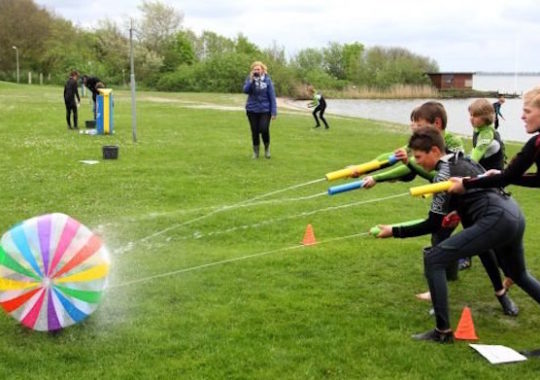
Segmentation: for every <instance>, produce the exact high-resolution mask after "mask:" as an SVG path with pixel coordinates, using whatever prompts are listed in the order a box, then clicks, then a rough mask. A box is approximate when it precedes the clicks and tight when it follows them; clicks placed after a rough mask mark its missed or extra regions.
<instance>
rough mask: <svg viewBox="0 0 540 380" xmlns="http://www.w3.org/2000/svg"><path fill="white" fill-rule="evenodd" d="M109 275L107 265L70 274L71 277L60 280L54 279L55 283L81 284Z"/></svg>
mask: <svg viewBox="0 0 540 380" xmlns="http://www.w3.org/2000/svg"><path fill="white" fill-rule="evenodd" d="M107 273H109V266H108V265H107V264H101V265H96V266H95V267H92V268H90V269H88V270H85V271H82V272H79V273H75V274H72V275H71V276H66V277H62V278H58V279H55V280H54V282H55V283H64V282H83V281H92V280H97V279H100V278H103V277H105V276H106V275H107Z"/></svg>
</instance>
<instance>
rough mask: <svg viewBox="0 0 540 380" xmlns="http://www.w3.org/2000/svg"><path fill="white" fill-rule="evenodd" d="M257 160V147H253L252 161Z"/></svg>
mask: <svg viewBox="0 0 540 380" xmlns="http://www.w3.org/2000/svg"><path fill="white" fill-rule="evenodd" d="M257 158H259V145H253V159H257Z"/></svg>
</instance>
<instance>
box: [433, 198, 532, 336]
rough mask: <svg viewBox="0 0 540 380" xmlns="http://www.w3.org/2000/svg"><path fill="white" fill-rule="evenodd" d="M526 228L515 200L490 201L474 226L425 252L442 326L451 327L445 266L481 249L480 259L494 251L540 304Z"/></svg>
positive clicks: (441, 328) (503, 264) (436, 317)
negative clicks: (530, 265) (529, 265)
mask: <svg viewBox="0 0 540 380" xmlns="http://www.w3.org/2000/svg"><path fill="white" fill-rule="evenodd" d="M489 196H490V197H493V196H494V195H489ZM490 200H491V199H490ZM524 230H525V219H524V218H523V214H522V213H521V210H520V209H519V206H518V205H517V203H516V202H515V201H514V200H513V199H510V198H508V199H506V200H504V201H503V200H501V201H499V202H496V201H495V202H490V205H489V206H487V207H486V209H485V211H484V213H483V215H482V216H480V217H479V218H478V219H477V220H476V222H475V223H474V224H473V225H471V226H467V227H466V228H465V229H464V230H463V231H461V232H459V233H457V234H456V235H454V236H451V237H449V238H448V239H446V240H444V241H443V242H441V243H440V244H438V245H436V246H434V247H433V248H432V249H431V250H428V251H427V252H426V253H425V256H424V266H425V272H426V277H427V281H428V285H429V290H430V292H431V301H432V303H433V308H434V310H435V319H436V324H437V328H438V329H440V330H446V329H449V328H450V319H449V315H448V314H449V313H448V288H447V283H446V274H445V268H446V267H447V266H448V264H449V263H450V262H452V261H455V260H458V259H460V258H464V257H470V256H475V255H478V253H479V252H482V253H481V254H480V258H481V259H482V262H484V259H485V258H486V257H488V255H489V254H490V251H492V252H493V253H494V254H495V256H496V258H497V260H498V262H499V265H500V266H501V268H502V269H503V271H504V273H505V274H506V275H507V276H509V277H510V278H512V280H513V281H514V282H515V283H516V284H517V285H518V286H519V287H520V288H522V289H523V290H524V291H525V292H526V293H528V294H529V295H530V296H531V297H532V298H533V299H534V300H536V301H537V302H538V303H540V282H538V280H537V279H536V278H534V277H533V276H531V275H530V274H529V273H528V272H527V269H526V267H525V258H524V251H523V232H524ZM482 256H484V258H483V257H482Z"/></svg>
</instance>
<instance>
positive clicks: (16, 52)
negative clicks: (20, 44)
mask: <svg viewBox="0 0 540 380" xmlns="http://www.w3.org/2000/svg"><path fill="white" fill-rule="evenodd" d="M13 49H15V56H16V57H17V83H19V49H18V48H17V46H13Z"/></svg>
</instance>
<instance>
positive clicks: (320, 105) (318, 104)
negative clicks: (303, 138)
mask: <svg viewBox="0 0 540 380" xmlns="http://www.w3.org/2000/svg"><path fill="white" fill-rule="evenodd" d="M308 91H309V93H310V94H311V96H312V97H313V100H312V101H311V103H309V104H308V107H310V108H311V107H315V109H314V110H313V113H312V114H313V117H314V118H315V127H314V128H319V127H320V126H321V124H320V123H319V119H317V113H319V117H320V118H321V120H322V121H323V123H324V128H325V129H328V128H330V126H329V125H328V123H327V122H326V119H325V118H324V111H325V110H326V100H325V99H324V96H322V94H321V93H320V92H317V91H315V88H313V86H310V87H309V89H308Z"/></svg>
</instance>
